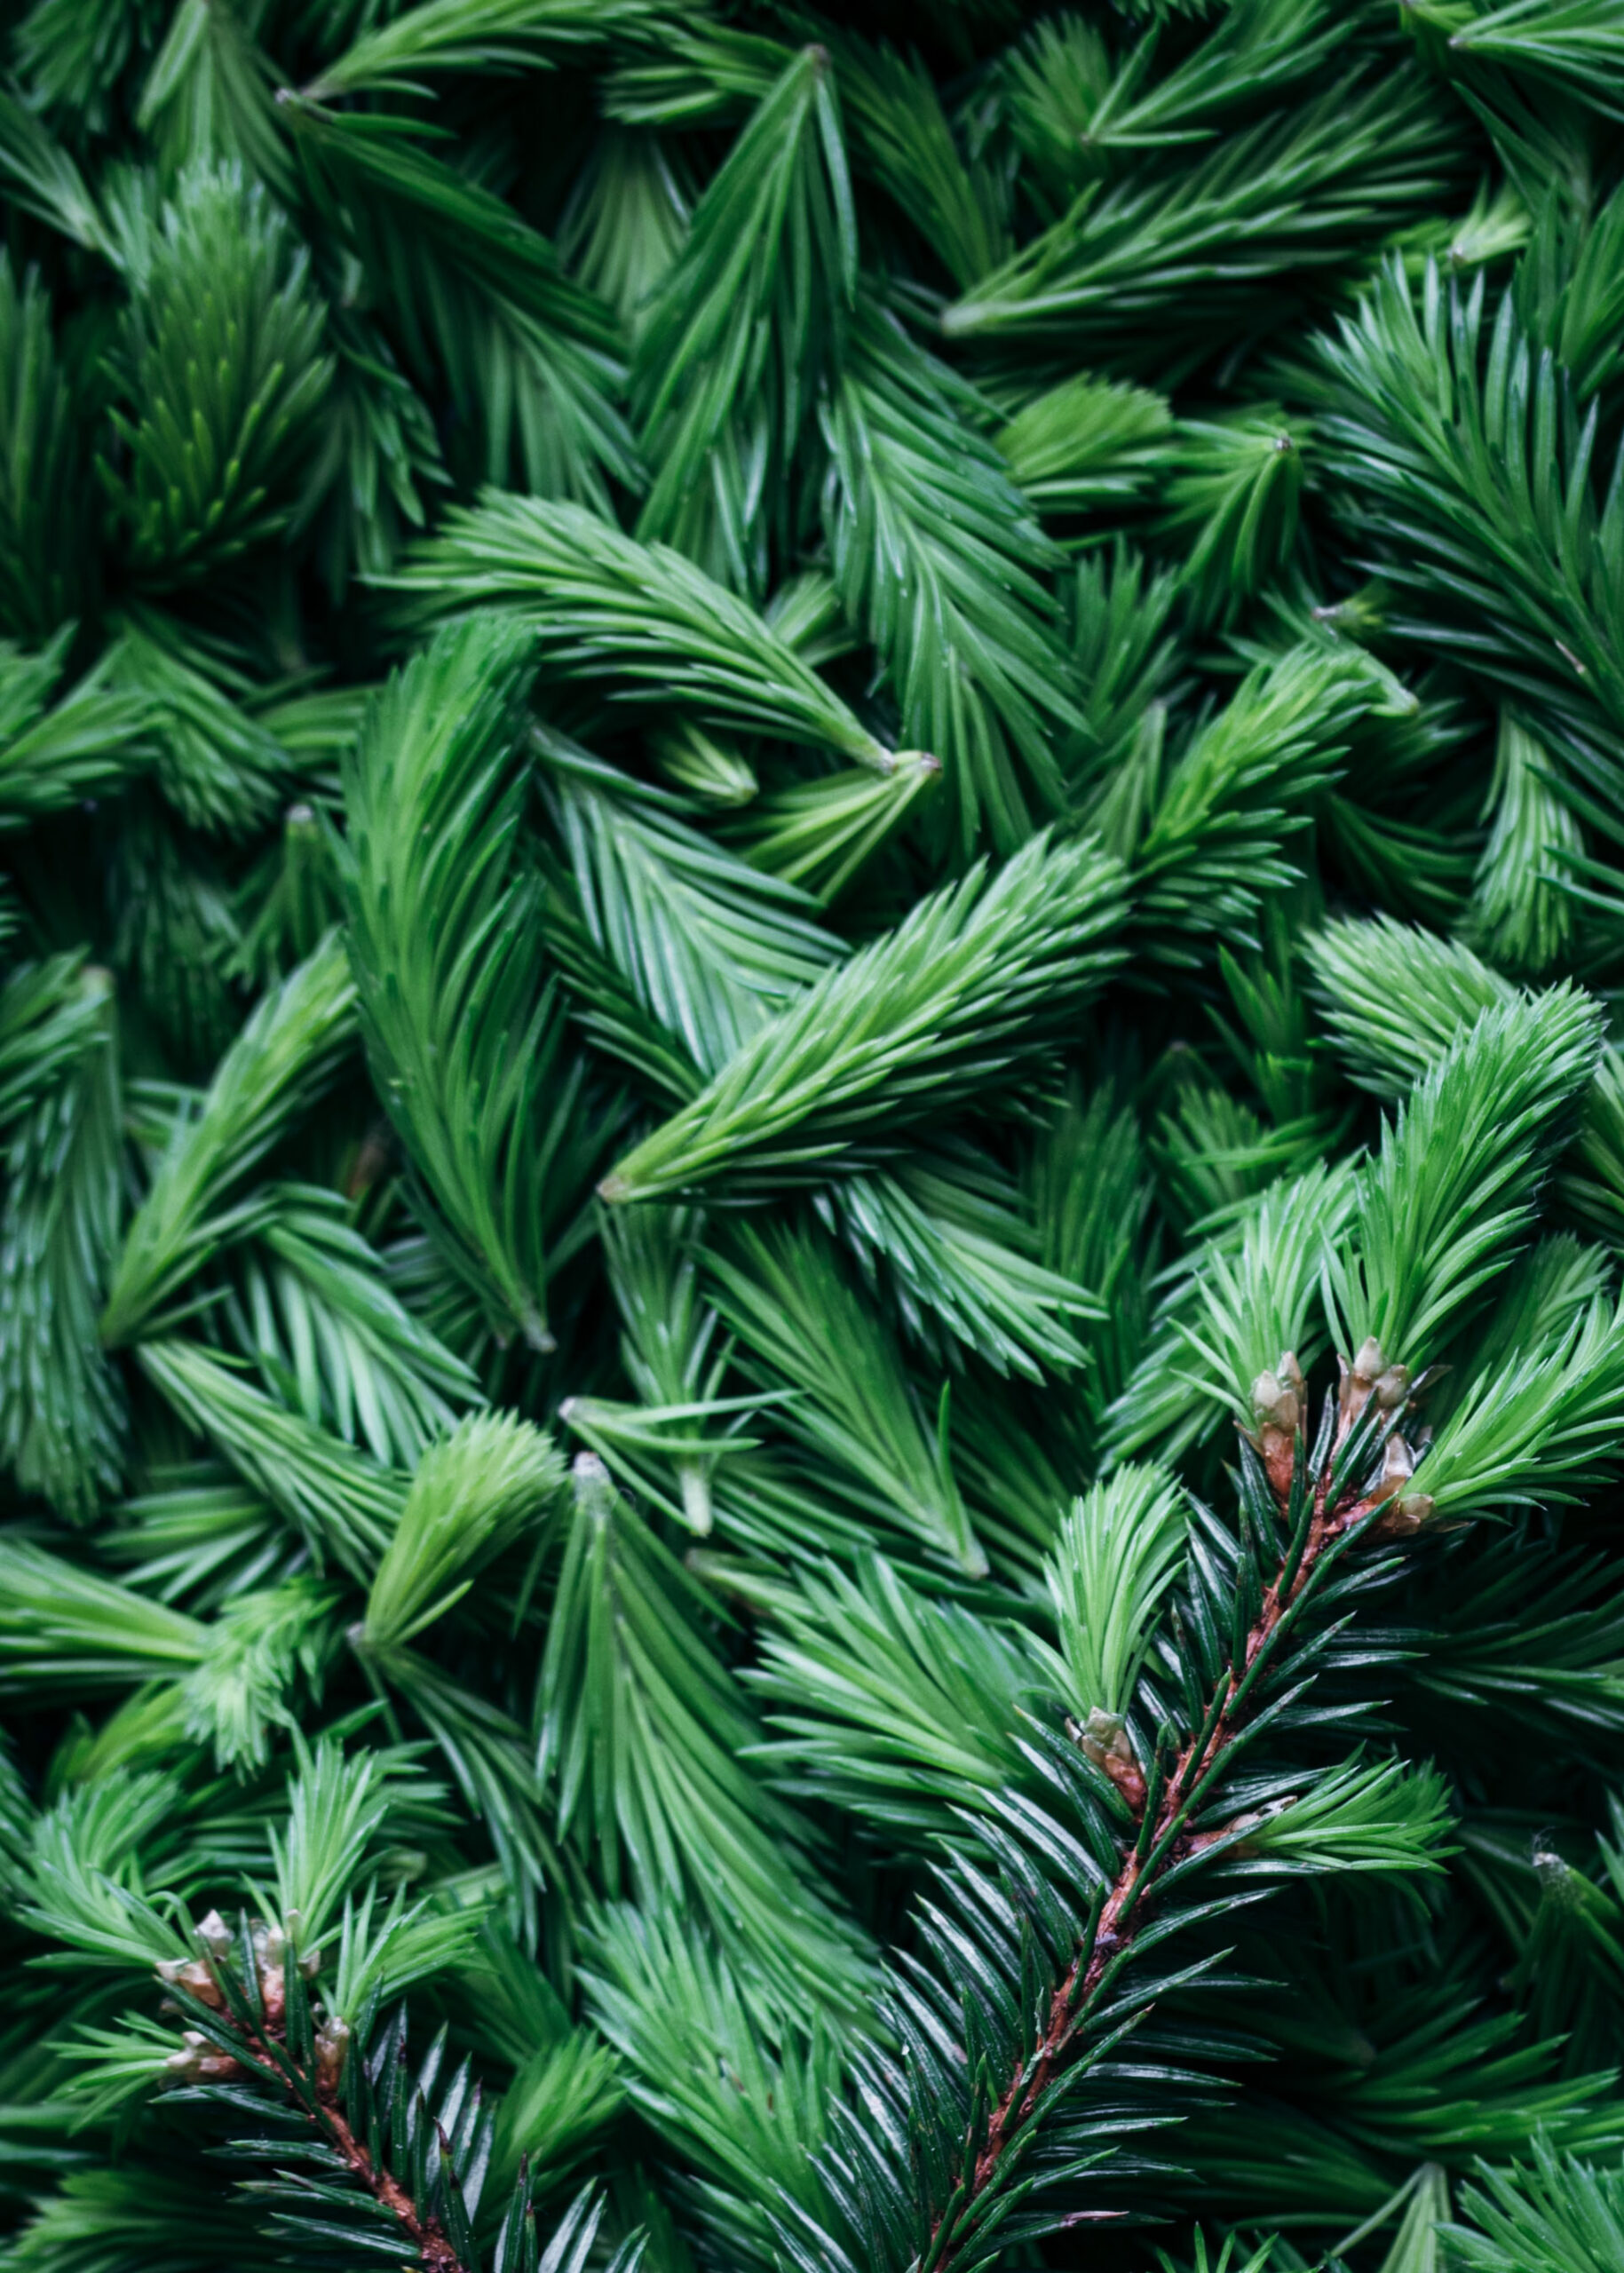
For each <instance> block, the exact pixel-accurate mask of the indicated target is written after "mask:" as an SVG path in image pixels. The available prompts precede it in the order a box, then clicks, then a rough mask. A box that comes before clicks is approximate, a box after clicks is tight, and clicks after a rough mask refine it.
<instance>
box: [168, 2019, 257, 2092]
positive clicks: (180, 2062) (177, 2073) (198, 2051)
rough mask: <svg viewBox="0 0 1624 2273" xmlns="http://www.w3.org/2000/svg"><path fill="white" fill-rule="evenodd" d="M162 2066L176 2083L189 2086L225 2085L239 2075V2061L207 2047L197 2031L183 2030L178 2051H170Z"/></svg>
mask: <svg viewBox="0 0 1624 2273" xmlns="http://www.w3.org/2000/svg"><path fill="white" fill-rule="evenodd" d="M163 2064H164V2067H165V2068H166V2069H167V2070H168V2071H169V2073H170V2075H171V2076H173V2077H175V2078H176V2079H177V2080H178V2081H180V2082H184V2083H188V2084H203V2083H225V2082H228V2081H229V2080H230V2079H231V2078H232V2077H234V2076H240V2075H241V2074H242V2063H241V2061H238V2060H234V2059H233V2058H232V2056H231V2055H230V2053H229V2052H222V2051H221V2050H220V2049H219V2047H218V2045H213V2044H210V2041H209V2039H208V2038H207V2037H206V2036H205V2035H203V2033H202V2031H201V2030H200V2029H194V2028H189V2029H186V2030H184V2031H182V2034H181V2039H180V2048H179V2050H178V2051H176V2052H171V2053H170V2055H169V2058H168V2059H167V2060H166V2061H165V2062H164V2063H163Z"/></svg>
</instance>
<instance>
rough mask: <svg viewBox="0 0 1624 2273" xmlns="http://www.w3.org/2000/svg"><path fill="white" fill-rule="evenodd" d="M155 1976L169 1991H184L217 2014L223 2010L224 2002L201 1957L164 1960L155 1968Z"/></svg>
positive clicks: (217, 1985)
mask: <svg viewBox="0 0 1624 2273" xmlns="http://www.w3.org/2000/svg"><path fill="white" fill-rule="evenodd" d="M157 1975H158V1978H159V1980H160V1981H163V1982H167V1983H168V1984H169V1985H170V1988H171V1989H184V1990H185V1991H186V1993H187V1995H188V1996H192V1997H195V1998H196V1999H197V2000H198V2002H199V2004H202V2005H210V2006H212V2007H213V2008H214V2010H215V2011H216V2012H217V2013H218V2012H219V2011H221V2010H223V2008H224V2007H225V2003H226V2000H225V1999H224V1997H222V1996H221V1994H220V1991H219V1984H218V1983H217V1982H216V1980H215V1977H214V1976H213V1974H212V1973H211V1972H210V1969H209V1967H208V1965H207V1964H206V1963H205V1961H204V1960H203V1959H202V1958H201V1957H189V1958H186V1959H181V1958H173V1957H171V1958H165V1959H164V1960H162V1963H161V1964H160V1965H159V1966H158V1968H157Z"/></svg>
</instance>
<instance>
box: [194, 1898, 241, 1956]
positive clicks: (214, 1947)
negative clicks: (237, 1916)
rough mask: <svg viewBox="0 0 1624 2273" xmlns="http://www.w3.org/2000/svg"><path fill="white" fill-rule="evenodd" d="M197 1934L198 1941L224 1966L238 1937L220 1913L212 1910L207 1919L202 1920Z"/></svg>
mask: <svg viewBox="0 0 1624 2273" xmlns="http://www.w3.org/2000/svg"><path fill="white" fill-rule="evenodd" d="M196 1932H197V1938H198V1940H199V1941H200V1942H201V1943H202V1944H203V1947H204V1948H205V1949H206V1950H207V1951H208V1952H209V1954H210V1957H211V1958H212V1959H213V1960H214V1961H215V1963H216V1964H217V1965H224V1964H225V1962H226V1959H227V1958H228V1957H229V1956H230V1955H231V1952H232V1944H233V1943H234V1940H235V1938H236V1937H235V1936H234V1934H233V1932H232V1930H231V1928H230V1927H229V1926H228V1925H227V1924H226V1921H225V1920H224V1919H223V1918H222V1917H221V1915H220V1913H219V1912H218V1910H211V1911H210V1913H209V1915H208V1916H207V1917H206V1918H204V1919H202V1920H200V1921H199V1923H198V1926H197V1928H196Z"/></svg>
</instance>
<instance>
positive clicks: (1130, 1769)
mask: <svg viewBox="0 0 1624 2273" xmlns="http://www.w3.org/2000/svg"><path fill="white" fill-rule="evenodd" d="M1066 1727H1067V1730H1068V1731H1069V1732H1070V1734H1071V1737H1072V1738H1073V1742H1074V1743H1075V1744H1076V1745H1077V1746H1078V1747H1079V1749H1080V1750H1081V1753H1082V1754H1083V1757H1084V1758H1085V1759H1086V1760H1090V1761H1092V1762H1093V1763H1094V1765H1095V1767H1096V1768H1098V1769H1102V1770H1104V1771H1105V1774H1106V1775H1107V1776H1109V1778H1111V1781H1112V1782H1113V1784H1114V1785H1115V1786H1116V1788H1117V1790H1118V1791H1119V1792H1121V1794H1122V1797H1123V1798H1124V1799H1125V1800H1126V1801H1127V1802H1128V1804H1129V1807H1130V1808H1131V1809H1132V1810H1133V1811H1134V1813H1135V1814H1136V1815H1141V1814H1143V1812H1144V1810H1145V1774H1144V1770H1142V1769H1141V1768H1140V1766H1139V1763H1138V1761H1137V1759H1136V1758H1135V1756H1134V1748H1133V1745H1132V1743H1131V1741H1130V1739H1129V1734H1128V1730H1127V1729H1126V1728H1125V1727H1124V1726H1123V1723H1122V1721H1121V1716H1120V1715H1117V1714H1115V1713H1106V1712H1103V1711H1102V1710H1101V1709H1100V1707H1098V1706H1097V1705H1096V1706H1095V1707H1094V1708H1093V1710H1092V1711H1091V1712H1090V1713H1089V1719H1088V1725H1087V1727H1086V1728H1079V1727H1078V1725H1077V1723H1075V1722H1074V1721H1070V1722H1068V1723H1066Z"/></svg>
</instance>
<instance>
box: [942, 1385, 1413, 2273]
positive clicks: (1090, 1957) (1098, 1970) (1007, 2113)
mask: <svg viewBox="0 0 1624 2273" xmlns="http://www.w3.org/2000/svg"><path fill="white" fill-rule="evenodd" d="M1365 1355H1366V1353H1365V1352H1363V1351H1361V1352H1360V1359H1359V1360H1356V1361H1355V1366H1354V1367H1353V1368H1351V1369H1344V1377H1343V1394H1342V1396H1341V1398H1339V1412H1338V1425H1337V1428H1336V1431H1335V1441H1334V1443H1333V1445H1332V1448H1331V1452H1330V1455H1329V1457H1328V1458H1327V1461H1326V1463H1325V1466H1324V1468H1323V1469H1322V1470H1321V1472H1320V1475H1319V1477H1318V1478H1317V1480H1316V1482H1315V1485H1314V1487H1313V1493H1314V1497H1313V1509H1312V1514H1311V1517H1310V1522H1309V1527H1308V1533H1307V1538H1306V1541H1305V1543H1304V1545H1303V1550H1302V1553H1301V1555H1300V1556H1298V1558H1297V1560H1296V1564H1295V1569H1293V1567H1292V1563H1291V1557H1290V1555H1289V1553H1288V1554H1287V1555H1285V1556H1282V1557H1281V1559H1280V1562H1279V1566H1278V1568H1277V1570H1276V1572H1275V1576H1274V1580H1273V1582H1272V1584H1271V1586H1270V1587H1269V1588H1268V1590H1267V1591H1266V1593H1265V1594H1264V1599H1263V1605H1262V1608H1261V1609H1260V1611H1259V1612H1258V1615H1257V1618H1256V1620H1255V1621H1254V1623H1253V1625H1252V1627H1251V1628H1250V1630H1249V1631H1248V1635H1247V1637H1246V1644H1245V1647H1244V1650H1243V1651H1242V1653H1241V1656H1240V1662H1239V1663H1238V1664H1232V1665H1231V1666H1230V1667H1229V1668H1228V1669H1227V1673H1226V1675H1225V1676H1224V1679H1225V1684H1226V1685H1225V1693H1224V1702H1223V1705H1222V1707H1220V1709H1219V1711H1218V1712H1217V1714H1216V1717H1215V1718H1214V1719H1213V1720H1212V1723H1211V1727H1210V1730H1209V1732H1208V1733H1207V1734H1206V1736H1205V1738H1204V1739H1203V1738H1202V1736H1201V1733H1200V1731H1198V1732H1197V1734H1196V1735H1195V1736H1193V1737H1192V1738H1191V1739H1190V1740H1189V1742H1188V1743H1187V1744H1186V1745H1185V1746H1184V1750H1183V1751H1182V1752H1181V1753H1180V1754H1179V1755H1178V1758H1177V1760H1176V1762H1175V1764H1174V1767H1173V1770H1172V1773H1171V1774H1170V1776H1169V1777H1168V1781H1167V1785H1166V1786H1165V1788H1164V1790H1163V1792H1162V1794H1161V1800H1160V1802H1159V1803H1158V1805H1157V1810H1156V1817H1155V1821H1154V1825H1153V1828H1152V1831H1151V1834H1150V1836H1149V1838H1148V1839H1147V1838H1145V1836H1144V1835H1143V1823H1141V1833H1140V1836H1139V1837H1138V1839H1137V1840H1136V1841H1135V1844H1134V1847H1133V1849H1132V1850H1131V1851H1130V1852H1129V1855H1128V1856H1127V1857H1126V1858H1125V1860H1124V1861H1123V1864H1122V1866H1121V1870H1120V1872H1119V1873H1118V1874H1117V1877H1116V1880H1115V1881H1114V1883H1113V1886H1112V1889H1111V1891H1110V1893H1109V1895H1108V1896H1107V1897H1106V1898H1105V1905H1104V1906H1103V1908H1102V1909H1101V1911H1100V1913H1099V1918H1098V1922H1097V1926H1096V1928H1095V1931H1094V1933H1093V1935H1092V1936H1091V1937H1090V1938H1089V1940H1088V1941H1087V1942H1086V1943H1085V1944H1084V1947H1083V1949H1082V1950H1081V1951H1080V1952H1079V1954H1078V1956H1077V1957H1076V1958H1075V1959H1074V1960H1073V1962H1072V1964H1071V1966H1070V1967H1069V1968H1067V1970H1066V1973H1065V1974H1064V1975H1063V1976H1061V1979H1060V1981H1059V1982H1058V1984H1057V1986H1056V1988H1055V1990H1054V1992H1053V1993H1052V1995H1051V1996H1050V2003H1049V2015H1048V2019H1047V2022H1046V2024H1045V2026H1044V2030H1043V2034H1042V2038H1041V2039H1039V2042H1038V2045H1037V2048H1036V2054H1035V2056H1034V2057H1033V2058H1031V2059H1030V2060H1027V2059H1023V2060H1022V2061H1021V2062H1020V2063H1019V2064H1018V2066H1017V2068H1016V2071H1015V2073H1014V2075H1013V2076H1012V2077H1011V2078H1010V2082H1009V2084H1008V2085H1007V2086H1006V2087H1005V2089H1004V2091H1003V2094H1002V2097H1001V2098H1000V2099H999V2101H998V2103H997V2105H996V2106H995V2107H994V2110H993V2111H992V2114H991V2116H990V2118H989V2119H988V2121H987V2127H986V2140H985V2142H984V2143H983V2145H982V2147H981V2150H980V2151H979V2153H978V2155H977V2157H976V2162H975V2167H974V2171H973V2173H972V2174H971V2179H970V2186H969V2189H968V2190H967V2192H966V2196H965V2198H964V2200H963V2203H962V2204H961V2206H960V2209H959V2214H958V2216H957V2218H956V2219H955V2225H956V2226H957V2227H958V2228H959V2229H960V2230H961V2231H962V2230H963V2227H964V2225H965V2224H966V2223H967V2222H968V2221H969V2219H970V2217H971V2216H972V2215H973V2213H974V2210H975V2206H976V2204H977V2202H978V2200H979V2198H981V2196H982V2195H984V2194H985V2193H986V2190H987V2189H988V2188H989V2187H990V2186H991V2185H992V2184H993V2182H994V2179H995V2178H996V2176H997V2173H998V2168H999V2165H1000V2163H1001V2161H1002V2158H1003V2156H1004V2154H1005V2153H1006V2151H1007V2150H1008V2149H1009V2148H1010V2144H1011V2143H1012V2142H1013V2141H1014V2140H1015V2139H1016V2138H1017V2137H1018V2134H1019V2133H1020V2131H1021V2128H1022V2126H1024V2125H1025V2124H1026V2122H1028V2121H1029V2120H1030V2119H1031V2116H1032V2114H1033V2111H1034V2109H1035V2108H1036V2106H1037V2103H1038V2102H1039V2100H1040V2099H1041V2098H1042V2095H1043V2093H1044V2091H1045V2090H1046V2088H1047V2087H1048V2086H1049V2084H1050V2082H1051V2081H1052V2080H1053V2079H1054V2077H1055V2075H1056V2074H1057V2073H1058V2071H1059V2069H1060V2068H1061V2067H1062V2066H1063V2065H1064V2063H1065V2061H1066V2055H1067V2053H1068V2051H1069V2050H1070V2048H1071V2047H1072V2045H1073V2042H1074V2041H1075V2039H1076V2037H1077V2035H1078V2032H1079V2031H1080V2030H1081V2027H1082V2025H1083V2024H1084V2022H1085V2021H1086V2019H1087V2017H1088V2012H1089V2000H1091V1999H1092V1998H1093V1996H1094V1995H1095V1994H1096V1992H1097V1990H1098V1988H1099V1985H1100V1984H1101V1982H1102V1981H1103V1980H1104V1979H1105V1975H1106V1973H1107V1971H1108V1970H1109V1968H1111V1967H1112V1966H1113V1963H1114V1962H1115V1961H1116V1960H1117V1959H1118V1957H1119V1956H1120V1955H1121V1952H1122V1950H1123V1948H1124V1946H1125V1944H1129V1943H1130V1941H1131V1938H1132V1927H1131V1924H1130V1923H1129V1920H1130V1917H1131V1914H1132V1913H1134V1911H1135V1910H1136V1909H1137V1907H1139V1906H1140V1905H1142V1904H1143V1902H1144V1901H1145V1899H1146V1898H1147V1897H1148V1895H1149V1893H1150V1891H1151V1889H1153V1885H1154V1883H1155V1881H1157V1880H1159V1879H1160V1878H1161V1876H1162V1874H1163V1873H1165V1872H1166V1871H1167V1870H1168V1868H1169V1867H1170V1866H1171V1865H1172V1864H1173V1863H1175V1862H1176V1861H1177V1860H1179V1859H1181V1858H1182V1857H1183V1856H1184V1854H1185V1853H1187V1852H1188V1851H1189V1850H1190V1848H1191V1846H1192V1840H1191V1838H1190V1837H1189V1835H1188V1833H1184V1834H1180V1835H1177V1836H1175V1835H1174V1833H1175V1831H1176V1826H1177V1825H1178V1824H1179V1823H1180V1821H1181V1819H1182V1818H1183V1817H1184V1814H1185V1812H1186V1810H1188V1808H1189V1806H1190V1804H1191V1802H1192V1799H1193V1797H1194V1796H1195V1794H1197V1793H1198V1792H1199V1791H1200V1787H1201V1785H1202V1783H1203V1781H1204V1779H1205V1778H1206V1777H1207V1775H1208V1772H1209V1770H1211V1769H1212V1767H1213V1766H1214V1764H1215V1763H1216V1761H1217V1760H1218V1759H1219V1758H1220V1757H1221V1756H1222V1754H1224V1752H1225V1751H1226V1750H1227V1748H1228V1747H1229V1746H1230V1745H1231V1744H1232V1742H1233V1741H1234V1738H1235V1737H1236V1736H1237V1735H1238V1734H1239V1732H1240V1728H1241V1726H1242V1725H1243V1723H1244V1721H1245V1717H1246V1714H1245V1702H1246V1700H1245V1698H1244V1696H1243V1691H1244V1688H1245V1683H1246V1677H1247V1675H1248V1673H1249V1672H1250V1670H1251V1668H1252V1667H1254V1666H1255V1665H1256V1662H1257V1659H1258V1658H1259V1657H1260V1655H1261V1654H1262V1653H1263V1651H1264V1650H1265V1649H1266V1648H1267V1647H1268V1646H1269V1643H1270V1641H1271V1637H1272V1636H1273V1635H1274V1634H1275V1632H1276V1630H1277V1628H1279V1623H1280V1620H1282V1619H1283V1618H1284V1617H1285V1615H1286V1612H1287V1610H1288V1609H1289V1607H1290V1605H1291V1604H1292V1603H1293V1602H1295V1600H1296V1599H1297V1598H1298V1596H1300V1595H1301V1594H1302V1592H1303V1588H1304V1587H1306V1586H1307V1584H1308V1582H1309V1580H1310V1579H1311V1576H1312V1575H1313V1572H1314V1571H1315V1569H1316V1567H1317V1566H1318V1564H1319V1562H1320V1560H1321V1558H1322V1557H1323V1556H1324V1555H1325V1553H1326V1550H1327V1548H1328V1547H1330V1545H1331V1544H1332V1542H1333V1540H1335V1539H1337V1538H1339V1537H1341V1536H1343V1534H1344V1533H1346V1532H1349V1531H1351V1530H1352V1529H1353V1528H1354V1527H1355V1526H1356V1525H1359V1523H1360V1522H1362V1521H1363V1520H1364V1519H1365V1518H1366V1517H1368V1516H1371V1515H1373V1514H1374V1512H1375V1510H1376V1509H1377V1508H1378V1507H1379V1506H1381V1505H1382V1504H1383V1502H1384V1501H1385V1500H1386V1499H1387V1497H1388V1491H1387V1486H1386V1483H1385V1479H1384V1481H1383V1485H1382V1486H1379V1487H1378V1488H1377V1490H1376V1492H1375V1493H1374V1496H1373V1497H1372V1498H1371V1499H1368V1500H1366V1499H1363V1498H1361V1497H1359V1495H1358V1493H1357V1491H1353V1492H1350V1493H1345V1494H1344V1495H1343V1499H1342V1501H1341V1502H1340V1504H1339V1505H1337V1506H1336V1507H1330V1506H1328V1505H1327V1501H1328V1497H1329V1493H1330V1487H1331V1482H1332V1478H1333V1476H1334V1475H1335V1469H1336V1464H1337V1455H1338V1453H1339V1452H1340V1451H1341V1448H1342V1445H1343V1441H1344V1439H1345V1438H1346V1437H1347V1435H1348V1433H1349V1431H1350V1430H1351V1428H1352V1426H1353V1425H1354V1423H1355V1422H1357V1421H1358V1420H1359V1416H1360V1414H1362V1413H1363V1411H1364V1409H1365V1406H1366V1405H1367V1402H1368V1400H1369V1395H1370V1388H1371V1383H1370V1381H1369V1377H1368V1375H1367V1373H1366V1372H1365V1371H1363V1370H1361V1367H1360V1361H1361V1360H1363V1359H1364V1358H1365ZM1297 1379H1298V1380H1299V1382H1300V1380H1301V1375H1300V1374H1299V1375H1298V1376H1297ZM1406 1387H1407V1376H1406ZM1350 1392H1351V1393H1350ZM1268 1433H1269V1432H1268V1431H1267V1430H1265V1431H1264V1444H1262V1445H1260V1446H1259V1449H1260V1451H1261V1452H1262V1453H1263V1454H1264V1471H1265V1473H1266V1475H1267V1477H1268V1479H1269V1483H1270V1486H1271V1490H1272V1492H1273V1493H1274V1497H1275V1500H1276V1502H1277V1504H1278V1506H1279V1510H1280V1513H1281V1515H1282V1516H1284V1515H1285V1513H1286V1510H1287V1506H1288V1504H1289V1501H1290V1498H1291V1489H1292V1482H1293V1476H1294V1472H1295V1463H1296V1461H1297V1460H1298V1458H1299V1457H1300V1456H1301V1446H1302V1438H1301V1437H1300V1436H1299V1435H1298V1433H1297V1423H1296V1416H1295V1414H1294V1415H1293V1427H1292V1432H1291V1437H1290V1439H1289V1447H1288V1450H1287V1456H1286V1457H1285V1458H1284V1459H1282V1458H1280V1457H1279V1453H1280V1451H1281V1450H1282V1449H1285V1448H1284V1447H1281V1446H1278V1445H1270V1444H1269V1443H1268V1442H1267V1437H1268ZM1271 1455H1273V1456H1271ZM1113 1781H1114V1782H1115V1784H1116V1786H1117V1788H1118V1790H1119V1791H1121V1792H1123V1793H1124V1794H1125V1795H1127V1796H1129V1799H1130V1803H1131V1799H1132V1794H1131V1791H1130V1789H1129V1785H1128V1783H1127V1781H1126V1779H1125V1778H1123V1777H1122V1776H1121V1775H1117V1776H1114V1777H1113ZM1139 1794H1140V1797H1139V1802H1138V1804H1139V1807H1140V1808H1141V1809H1142V1808H1143V1806H1144V1804H1145V1798H1146V1797H1147V1796H1148V1794H1147V1793H1146V1792H1145V1786H1144V1784H1143V1781H1142V1780H1141V1782H1140V1785H1139ZM935 2231H937V2232H939V2221H938V2225H937V2228H936V2229H935ZM955 2250H956V2241H955V2239H951V2238H950V2239H949V2241H948V2244H947V2248H946V2249H945V2250H944V2251H943V2253H942V2254H941V2255H940V2256H939V2258H937V2260H936V2261H935V2265H934V2267H933V2269H932V2273H947V2269H948V2268H949V2267H950V2266H951V2265H952V2263H953V2260H954V2256H955Z"/></svg>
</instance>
